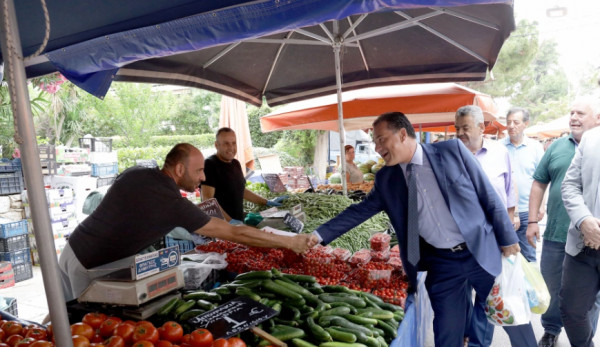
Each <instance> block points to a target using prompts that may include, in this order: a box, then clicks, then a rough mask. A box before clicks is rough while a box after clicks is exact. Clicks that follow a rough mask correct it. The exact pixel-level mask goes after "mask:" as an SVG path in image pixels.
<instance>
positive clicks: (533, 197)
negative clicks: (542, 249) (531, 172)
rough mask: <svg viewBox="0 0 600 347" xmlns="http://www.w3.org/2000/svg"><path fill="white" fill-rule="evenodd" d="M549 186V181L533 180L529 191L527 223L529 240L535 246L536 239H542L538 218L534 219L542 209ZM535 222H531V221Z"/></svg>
mask: <svg viewBox="0 0 600 347" xmlns="http://www.w3.org/2000/svg"><path fill="white" fill-rule="evenodd" d="M547 187H548V184H547V183H541V182H539V181H536V180H533V183H532V184H531V192H530V193H529V221H528V225H527V233H526V235H527V241H528V242H529V244H530V245H532V246H533V247H534V248H535V244H536V241H539V240H540V228H539V225H538V223H537V222H538V221H539V220H538V219H534V216H537V213H538V211H539V210H540V206H541V205H542V201H543V200H544V193H545V192H546V188H547ZM530 221H531V222H535V223H529V222H530Z"/></svg>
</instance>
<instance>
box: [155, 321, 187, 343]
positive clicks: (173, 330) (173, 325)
mask: <svg viewBox="0 0 600 347" xmlns="http://www.w3.org/2000/svg"><path fill="white" fill-rule="evenodd" d="M158 334H159V335H160V339H161V340H166V341H169V342H175V343H177V342H179V341H181V338H182V337H183V328H182V327H181V325H180V324H179V323H177V322H173V321H169V322H166V323H165V324H163V325H162V326H161V327H160V328H158Z"/></svg>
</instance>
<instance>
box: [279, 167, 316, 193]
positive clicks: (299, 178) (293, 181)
mask: <svg viewBox="0 0 600 347" xmlns="http://www.w3.org/2000/svg"><path fill="white" fill-rule="evenodd" d="M279 178H280V179H281V182H283V184H284V185H286V186H287V187H289V188H290V189H298V188H305V189H306V188H310V182H309V181H308V176H306V175H305V174H304V168H303V167H302V166H286V167H284V168H283V174H280V175H279Z"/></svg>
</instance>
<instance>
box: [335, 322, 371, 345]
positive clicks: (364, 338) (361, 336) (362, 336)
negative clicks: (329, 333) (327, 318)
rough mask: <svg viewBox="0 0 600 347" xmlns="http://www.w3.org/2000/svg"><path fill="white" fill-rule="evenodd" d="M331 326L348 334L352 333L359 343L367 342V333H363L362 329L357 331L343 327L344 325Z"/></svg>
mask: <svg viewBox="0 0 600 347" xmlns="http://www.w3.org/2000/svg"><path fill="white" fill-rule="evenodd" d="M332 328H335V329H337V330H341V331H344V332H347V333H350V334H354V336H356V340H357V341H358V342H360V343H366V342H367V337H368V336H367V335H365V333H363V332H362V331H357V330H353V329H349V328H344V327H340V326H332Z"/></svg>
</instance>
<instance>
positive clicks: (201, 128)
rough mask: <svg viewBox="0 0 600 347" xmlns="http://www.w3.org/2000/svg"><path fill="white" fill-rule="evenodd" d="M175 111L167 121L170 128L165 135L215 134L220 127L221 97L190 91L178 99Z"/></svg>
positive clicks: (164, 128)
mask: <svg viewBox="0 0 600 347" xmlns="http://www.w3.org/2000/svg"><path fill="white" fill-rule="evenodd" d="M175 102H176V104H177V106H176V107H175V111H174V112H173V113H172V115H171V117H169V118H168V119H165V123H167V124H168V125H169V126H165V127H163V128H162V133H163V134H165V135H166V134H178V135H197V134H207V133H214V132H215V131H216V130H217V128H218V126H219V112H220V108H221V105H220V103H221V95H220V94H217V93H213V92H210V91H207V90H201V89H190V93H185V94H180V95H178V96H177V97H176V101H175Z"/></svg>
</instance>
